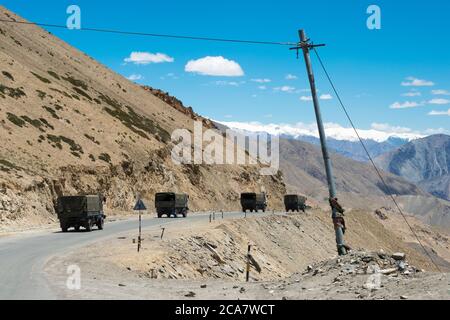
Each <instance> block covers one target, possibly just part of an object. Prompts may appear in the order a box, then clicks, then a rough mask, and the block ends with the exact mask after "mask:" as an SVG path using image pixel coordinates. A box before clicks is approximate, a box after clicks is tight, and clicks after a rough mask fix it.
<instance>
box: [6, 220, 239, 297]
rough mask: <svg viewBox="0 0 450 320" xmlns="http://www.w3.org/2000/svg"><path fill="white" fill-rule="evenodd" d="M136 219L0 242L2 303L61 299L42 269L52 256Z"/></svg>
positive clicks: (133, 227)
mask: <svg viewBox="0 0 450 320" xmlns="http://www.w3.org/2000/svg"><path fill="white" fill-rule="evenodd" d="M242 215H243V214H242V213H226V214H225V218H227V219H228V218H237V217H242ZM200 220H209V213H203V214H194V215H191V216H189V217H188V218H187V219H156V218H145V219H143V221H142V226H143V228H148V227H152V226H153V227H154V226H159V225H164V224H168V223H171V224H174V225H175V226H176V225H177V224H180V225H181V223H190V222H194V221H200ZM137 226H138V222H137V219H132V220H124V221H116V222H109V223H107V224H105V229H104V230H103V231H97V230H94V231H93V232H90V233H88V232H68V233H62V232H59V231H56V232H55V231H48V232H42V233H38V234H34V235H19V236H12V237H6V238H1V239H0V300H11V299H13V300H16V299H58V297H57V296H56V294H55V293H54V292H52V290H51V289H50V287H49V286H48V284H47V282H46V277H45V274H44V271H43V268H44V266H45V264H46V262H47V261H48V259H50V258H51V257H52V256H55V255H58V254H62V253H67V252H70V251H72V250H74V249H76V248H79V247H82V246H85V245H87V244H89V243H92V242H96V241H99V240H101V239H104V238H107V237H112V236H116V235H117V234H119V233H122V232H127V231H131V230H137Z"/></svg>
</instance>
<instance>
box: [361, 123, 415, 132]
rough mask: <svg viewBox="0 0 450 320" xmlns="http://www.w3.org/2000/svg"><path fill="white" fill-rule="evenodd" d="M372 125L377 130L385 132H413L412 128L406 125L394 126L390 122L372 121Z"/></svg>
mask: <svg viewBox="0 0 450 320" xmlns="http://www.w3.org/2000/svg"><path fill="white" fill-rule="evenodd" d="M370 127H371V128H372V129H374V130H377V131H383V132H389V133H392V132H395V133H411V132H413V131H412V130H411V129H410V128H406V127H400V126H392V125H390V124H388V123H376V122H374V123H372V124H371V125H370Z"/></svg>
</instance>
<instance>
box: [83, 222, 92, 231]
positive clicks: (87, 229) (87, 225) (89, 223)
mask: <svg viewBox="0 0 450 320" xmlns="http://www.w3.org/2000/svg"><path fill="white" fill-rule="evenodd" d="M85 228H86V231H87V232H91V231H92V221H91V220H88V222H87V223H86V227H85Z"/></svg>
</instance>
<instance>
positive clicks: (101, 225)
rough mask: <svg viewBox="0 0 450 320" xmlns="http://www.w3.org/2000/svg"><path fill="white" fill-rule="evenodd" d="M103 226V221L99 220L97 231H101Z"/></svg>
mask: <svg viewBox="0 0 450 320" xmlns="http://www.w3.org/2000/svg"><path fill="white" fill-rule="evenodd" d="M104 225H105V220H104V219H103V218H100V220H99V222H98V223H97V228H98V230H103V226H104Z"/></svg>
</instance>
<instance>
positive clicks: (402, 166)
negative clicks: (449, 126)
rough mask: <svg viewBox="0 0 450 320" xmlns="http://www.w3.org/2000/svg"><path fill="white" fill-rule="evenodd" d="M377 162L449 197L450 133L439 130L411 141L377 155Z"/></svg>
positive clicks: (444, 196) (436, 194) (427, 189)
mask: <svg viewBox="0 0 450 320" xmlns="http://www.w3.org/2000/svg"><path fill="white" fill-rule="evenodd" d="M376 163H377V164H378V165H379V166H381V168H383V169H384V170H386V171H389V172H391V173H393V174H396V175H398V176H401V177H403V178H405V179H406V180H408V181H411V182H414V183H416V184H417V185H418V186H420V187H422V188H423V189H424V190H426V191H428V192H430V193H431V194H433V195H435V196H437V197H439V198H442V199H445V200H450V136H448V135H444V134H440V135H433V136H429V137H426V138H423V139H418V140H414V141H411V142H410V143H408V144H406V145H404V146H402V147H400V148H399V149H397V150H395V151H392V152H389V153H387V154H384V155H382V156H380V157H378V158H377V159H376Z"/></svg>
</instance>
